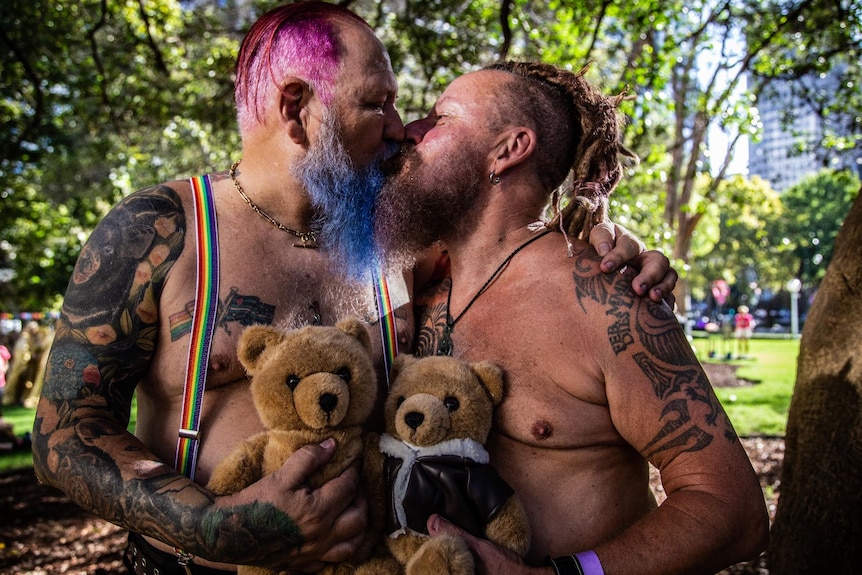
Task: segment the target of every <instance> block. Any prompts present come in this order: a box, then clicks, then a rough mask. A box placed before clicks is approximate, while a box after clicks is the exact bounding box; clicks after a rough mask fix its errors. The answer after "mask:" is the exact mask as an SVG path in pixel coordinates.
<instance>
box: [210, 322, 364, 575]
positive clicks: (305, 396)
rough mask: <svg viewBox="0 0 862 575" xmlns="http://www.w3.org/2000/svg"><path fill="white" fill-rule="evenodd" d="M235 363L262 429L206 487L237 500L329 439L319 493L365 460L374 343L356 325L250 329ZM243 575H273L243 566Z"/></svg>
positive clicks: (317, 480)
mask: <svg viewBox="0 0 862 575" xmlns="http://www.w3.org/2000/svg"><path fill="white" fill-rule="evenodd" d="M237 351H238V355H239V360H240V362H241V363H242V365H243V367H245V369H246V371H247V372H248V374H249V375H250V376H251V394H252V398H253V401H254V405H255V407H256V408H257V411H258V414H259V416H260V419H261V421H262V422H263V424H264V426H265V427H266V430H265V431H262V432H260V433H258V434H256V435H253V436H252V437H250V438H248V439H247V440H245V441H244V442H243V443H241V444H240V445H239V446H238V447H237V448H236V449H235V450H234V451H233V452H232V453H231V454H230V455H229V456H228V457H227V458H225V459H224V460H223V461H222V462H221V463H219V465H218V466H217V467H216V469H215V470H214V472H213V474H212V477H211V478H210V480H209V483H208V484H207V487H208V488H209V489H210V490H212V491H213V492H214V493H216V494H219V495H225V494H229V493H236V492H237V491H240V490H242V489H243V488H245V487H246V486H248V485H250V484H252V483H254V482H255V481H257V480H259V479H260V478H261V477H263V476H264V475H267V474H269V473H272V472H273V471H275V470H276V469H278V468H279V467H281V465H282V463H284V461H285V459H287V458H288V456H290V455H291V454H292V453H294V452H295V451H297V450H298V449H299V448H300V447H302V446H303V445H308V444H314V443H320V442H321V441H323V440H324V439H327V438H329V437H332V438H335V440H336V442H337V447H336V453H335V455H334V456H333V457H332V459H331V460H330V461H329V462H328V463H326V465H324V466H323V467H321V468H320V469H319V470H318V471H316V472H315V473H314V474H313V475H311V476H310V477H309V478H308V485H309V486H310V487H311V488H313V489H316V488H318V487H320V486H321V485H323V484H324V483H326V482H327V481H328V480H330V479H332V478H333V477H336V476H338V475H340V474H341V473H342V472H343V471H344V470H345V469H346V468H347V467H348V466H349V465H350V464H351V463H352V462H354V461H355V460H356V459H357V458H360V457H361V456H362V452H363V449H364V442H365V437H364V434H363V425H364V424H365V422H366V420H367V419H368V417H369V415H370V414H371V412H372V410H373V407H374V402H375V400H376V398H377V377H376V373H375V370H374V364H373V362H372V360H371V355H370V353H371V338H370V336H369V334H368V330H367V329H366V328H365V326H364V325H363V324H362V322H361V321H360V320H358V319H356V318H347V319H344V320H342V321H340V322H339V323H338V324H337V325H336V326H335V327H332V326H329V327H324V326H307V327H303V328H300V329H296V330H292V331H287V332H283V331H280V330H277V329H275V328H273V327H269V326H253V327H249V328H248V329H246V330H245V331H244V332H243V334H242V336H241V337H240V341H239V345H238V348H237ZM238 572H239V573H240V574H241V575H242V574H252V573H254V574H264V573H266V574H268V573H273V572H272V571H270V570H267V569H260V568H255V567H247V566H241V567H239V570H238Z"/></svg>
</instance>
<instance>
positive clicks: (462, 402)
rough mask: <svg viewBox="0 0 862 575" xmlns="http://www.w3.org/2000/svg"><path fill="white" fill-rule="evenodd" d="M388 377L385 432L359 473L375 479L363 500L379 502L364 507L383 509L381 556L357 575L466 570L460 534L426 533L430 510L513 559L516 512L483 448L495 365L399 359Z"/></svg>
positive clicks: (517, 546) (524, 533)
mask: <svg viewBox="0 0 862 575" xmlns="http://www.w3.org/2000/svg"><path fill="white" fill-rule="evenodd" d="M392 374H393V377H392V380H393V383H392V387H391V389H390V391H389V395H388V397H387V400H386V406H385V417H386V433H385V434H383V435H382V436H381V437H380V441H379V452H373V451H371V450H367V451H366V458H365V462H366V463H365V465H366V469H365V471H364V473H365V474H366V476H369V477H370V478H371V480H372V481H371V484H379V485H385V493H383V494H379V493H378V494H373V497H372V498H371V501H372V502H374V501H375V500H376V499H384V500H385V503H384V504H383V505H380V504H379V502H378V505H375V506H373V507H372V509H375V508H376V509H378V510H379V509H380V507H381V506H382V507H383V508H384V509H385V511H384V512H383V513H384V514H385V524H386V528H385V533H386V534H387V536H385V540H386V543H385V544H386V547H387V548H388V556H386V555H387V554H385V553H380V552H378V553H377V556H376V557H375V558H374V559H372V560H371V561H369V562H367V563H364V564H363V565H360V566H359V568H358V569H357V572H356V573H357V575H372V574H374V575H383V574H385V575H395V574H400V573H405V572H406V573H407V574H408V575H438V574H440V573H449V574H453V575H468V574H472V573H474V571H475V565H474V560H473V556H472V554H471V553H470V550H469V549H468V547H467V544H466V542H465V541H464V540H463V539H462V538H460V537H455V536H448V535H445V536H438V537H433V538H432V537H430V536H429V535H428V531H427V529H426V522H427V520H428V518H429V516H431V515H432V514H434V513H437V514H440V515H441V516H443V517H445V518H446V519H448V520H449V521H451V522H452V523H454V524H456V525H458V526H459V527H461V528H462V529H464V530H465V531H467V532H469V533H471V534H473V535H476V536H478V537H482V538H485V539H488V540H490V541H492V542H494V543H497V544H498V545H501V546H503V547H505V548H507V549H510V550H512V551H514V552H515V553H517V554H518V555H520V556H521V557H523V556H524V555H525V554H526V553H527V550H528V549H529V547H530V534H529V526H528V524H527V518H526V514H525V512H524V509H523V507H522V505H521V503H520V500H519V499H518V498H517V496H516V495H515V493H514V492H513V490H512V488H511V487H510V486H509V485H508V484H506V483H505V482H504V481H503V480H502V479H501V478H500V477H499V476H498V475H497V473H496V471H495V470H494V469H493V468H492V467H491V466H490V465H489V464H488V452H487V451H486V450H485V448H484V447H483V444H484V443H485V441H486V440H487V437H488V433H489V432H490V430H491V421H492V417H493V410H494V407H495V406H496V405H498V404H499V403H500V401H501V400H502V399H503V373H502V370H501V369H500V368H499V367H498V366H496V365H495V364H493V363H490V362H479V363H473V364H469V363H466V362H464V361H461V360H458V359H455V358H452V357H441V356H434V357H425V358H422V359H417V358H415V357H413V356H410V355H400V356H398V357H396V358H395V360H394V362H393V367H392ZM376 477H379V478H380V480H379V481H375V480H374V479H375V478H376Z"/></svg>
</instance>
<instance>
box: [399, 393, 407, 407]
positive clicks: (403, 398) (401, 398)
mask: <svg viewBox="0 0 862 575" xmlns="http://www.w3.org/2000/svg"><path fill="white" fill-rule="evenodd" d="M406 399H407V398H406V397H404V396H403V395H399V396H398V401H397V405H398V407H401V404H402V403H404V401H405V400H406Z"/></svg>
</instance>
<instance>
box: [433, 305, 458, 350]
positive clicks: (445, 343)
mask: <svg viewBox="0 0 862 575" xmlns="http://www.w3.org/2000/svg"><path fill="white" fill-rule="evenodd" d="M454 329H455V322H454V321H452V316H450V315H449V314H448V313H447V314H446V325H445V326H444V327H443V333H442V334H441V335H440V341H438V342H437V355H452V350H453V349H454V347H455V346H454V345H452V331H453V330H454Z"/></svg>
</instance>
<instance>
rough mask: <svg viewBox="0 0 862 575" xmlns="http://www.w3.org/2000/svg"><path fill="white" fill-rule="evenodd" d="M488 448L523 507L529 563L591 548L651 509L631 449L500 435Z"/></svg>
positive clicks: (645, 478) (643, 470) (640, 463)
mask: <svg viewBox="0 0 862 575" xmlns="http://www.w3.org/2000/svg"><path fill="white" fill-rule="evenodd" d="M488 447H489V453H490V455H491V462H492V464H493V465H494V466H495V467H496V468H497V470H498V471H499V472H500V475H501V476H502V477H503V478H504V479H505V480H506V481H507V482H508V483H509V484H510V485H511V486H512V488H513V489H514V490H515V493H517V495H518V497H519V498H520V499H521V501H522V503H523V504H524V508H525V509H526V512H527V517H528V520H529V523H530V530H531V533H532V541H533V543H532V548H531V550H530V553H529V555H528V560H529V562H530V563H532V564H541V562H542V561H543V560H544V558H545V557H547V556H548V555H550V556H551V557H556V556H560V555H565V554H568V553H571V552H572V551H573V550H583V549H590V548H592V547H593V546H595V545H597V544H598V543H599V542H601V541H602V540H604V539H607V538H608V537H610V536H612V535H614V534H616V533H619V532H620V531H622V530H623V529H625V528H626V527H628V526H629V525H631V524H632V523H634V522H635V521H637V519H639V518H640V517H642V516H643V515H645V514H646V513H648V512H649V511H650V510H651V509H654V508H655V498H654V497H653V495H652V493H651V491H650V488H649V469H648V465H647V463H646V462H645V461H644V460H643V459H641V458H640V456H639V455H638V454H637V453H636V452H634V451H633V450H631V449H630V448H626V447H624V446H596V445H594V446H583V447H578V448H568V449H543V448H537V447H536V446H535V445H526V444H524V443H521V442H519V441H517V440H513V439H511V438H506V437H502V436H499V435H494V436H493V438H492V439H491V440H489V443H488Z"/></svg>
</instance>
